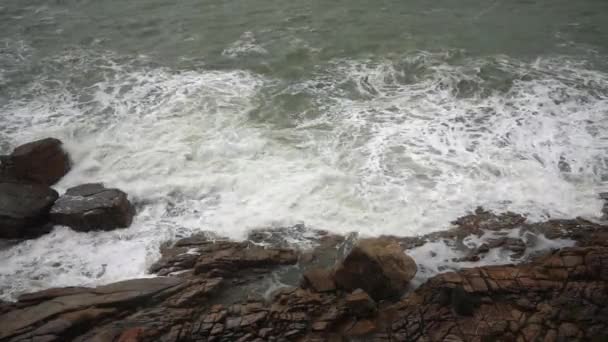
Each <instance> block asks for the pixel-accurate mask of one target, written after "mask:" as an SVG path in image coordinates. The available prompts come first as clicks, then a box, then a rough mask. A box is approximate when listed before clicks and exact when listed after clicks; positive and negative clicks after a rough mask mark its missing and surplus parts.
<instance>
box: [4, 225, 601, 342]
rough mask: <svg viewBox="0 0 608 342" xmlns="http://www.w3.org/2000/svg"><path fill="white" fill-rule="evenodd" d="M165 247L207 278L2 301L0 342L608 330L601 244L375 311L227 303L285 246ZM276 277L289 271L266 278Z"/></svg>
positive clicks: (291, 293) (313, 299)
mask: <svg viewBox="0 0 608 342" xmlns="http://www.w3.org/2000/svg"><path fill="white" fill-rule="evenodd" d="M554 224H557V223H554ZM559 225H561V226H566V227H572V228H567V229H572V230H575V229H577V228H576V227H578V228H581V227H583V229H587V228H586V227H591V226H590V225H589V224H588V223H584V222H583V223H581V222H579V223H573V222H571V221H569V222H560V223H559ZM595 228H597V227H594V229H593V230H588V232H595ZM393 241H395V240H394V239H393ZM585 241H587V240H585ZM588 243H592V241H590V240H589V241H588ZM598 243H599V241H598ZM356 248H357V247H355V249H356ZM166 249H167V251H165V252H164V253H167V254H164V256H163V257H165V256H166V257H167V258H166V260H165V265H166V267H168V268H172V267H173V266H174V265H181V264H180V263H183V262H184V259H183V258H176V259H172V258H173V257H178V256H180V255H182V254H183V253H193V255H196V256H197V258H198V259H200V260H199V261H201V262H202V261H205V265H206V266H205V268H204V270H205V271H204V272H201V273H198V274H194V272H182V273H180V274H179V275H176V276H173V277H166V278H153V279H141V280H136V281H130V282H121V283H116V284H110V285H106V286H100V287H98V288H95V289H91V288H82V287H81V288H65V289H49V290H46V291H41V292H38V293H35V294H29V295H24V296H21V297H20V300H19V302H17V303H12V304H7V303H0V322H2V324H0V340H2V341H4V340H7V341H38V340H43V341H75V342H85V341H86V342H89V341H99V342H105V341H117V340H122V341H123V342H126V341H137V342H147V341H183V342H194V341H196V342H198V341H291V340H301V341H349V340H354V341H358V340H365V341H368V340H369V341H499V340H501V341H502V340H504V341H533V340H539V341H560V340H564V341H570V340H591V341H595V340H598V341H602V340H603V339H605V337H606V331H608V276H607V274H608V268H607V266H606V265H608V247H603V246H601V245H599V246H597V245H595V246H585V247H572V248H563V249H561V250H558V251H554V252H551V253H549V254H546V255H544V256H542V257H539V258H535V259H533V260H531V261H529V262H527V263H523V264H519V265H500V266H486V267H476V268H468V269H462V270H459V271H455V272H448V273H443V274H439V275H437V276H435V277H433V278H431V279H429V280H428V281H427V282H425V283H424V284H422V285H421V286H420V287H419V288H418V289H416V290H415V291H412V292H410V293H408V295H407V296H405V297H403V298H400V299H397V298H389V299H388V300H383V301H382V302H380V304H379V305H378V306H376V305H375V303H374V301H373V300H372V299H371V298H370V296H369V295H367V294H366V292H364V291H362V290H355V291H353V292H352V293H346V294H345V293H344V292H343V291H341V290H336V291H326V292H322V291H317V290H315V289H314V288H312V287H311V286H309V284H307V285H306V287H307V288H302V287H285V288H280V289H278V290H276V291H273V293H274V295H270V296H266V297H264V298H266V299H259V298H258V296H249V295H246V296H240V297H238V296H237V297H238V298H237V297H235V296H234V292H239V291H243V289H244V288H239V287H235V286H234V282H233V281H237V282H239V283H245V284H247V282H249V281H253V280H252V279H255V278H256V277H257V276H258V275H259V274H260V272H261V271H263V272H265V273H269V272H272V269H273V267H271V266H272V265H274V266H279V265H281V263H282V262H287V261H289V262H294V260H295V259H297V253H296V252H294V251H292V252H291V253H289V252H286V250H285V249H283V248H270V247H269V248H263V247H260V246H255V245H252V244H250V243H247V242H231V241H224V240H221V241H215V242H213V241H209V240H208V239H198V238H197V239H190V240H189V241H183V243H175V244H173V245H171V247H166ZM247 251H248V252H247ZM252 251H253V252H252ZM349 256H350V254H349ZM347 258H348V257H347ZM368 259H369V258H368ZM171 260H174V263H172V261H171ZM381 260H384V259H381ZM389 260H390V259H389ZM186 264H188V265H191V261H187V262H186ZM250 265H255V266H254V267H250ZM364 265H366V264H364ZM189 267H192V266H189ZM224 268H225V269H224ZM161 269H162V270H164V269H166V268H161ZM284 271H288V272H297V268H296V267H293V268H288V269H280V270H278V272H277V273H275V274H274V275H276V276H278V277H280V276H281V274H283V272H284ZM216 274H226V275H228V276H229V277H230V278H217V277H215V275H216ZM281 280H282V279H281ZM297 280H298V278H297V277H296V278H295V280H294V281H295V282H297ZM302 285H304V284H302Z"/></svg>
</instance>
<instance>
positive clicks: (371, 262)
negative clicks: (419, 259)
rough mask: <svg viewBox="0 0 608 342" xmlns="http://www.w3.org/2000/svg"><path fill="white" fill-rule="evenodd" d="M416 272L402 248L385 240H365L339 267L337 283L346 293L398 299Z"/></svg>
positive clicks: (336, 277)
mask: <svg viewBox="0 0 608 342" xmlns="http://www.w3.org/2000/svg"><path fill="white" fill-rule="evenodd" d="M416 271H417V266H416V263H415V262H414V260H413V259H412V258H410V257H409V256H407V255H406V254H405V253H404V252H403V250H402V249H401V247H400V246H399V244H397V243H395V242H393V241H390V240H384V239H364V240H361V241H359V243H358V244H357V245H356V246H355V247H354V248H353V249H352V251H351V252H350V254H348V256H347V257H346V258H345V259H344V261H343V262H342V263H340V264H339V265H338V267H337V269H336V272H335V277H334V279H335V281H336V284H337V285H338V286H339V287H341V288H343V289H346V290H356V289H358V288H361V289H363V290H364V291H365V292H367V293H368V294H369V295H370V296H372V298H374V299H375V300H380V299H386V298H390V297H395V296H399V295H400V294H401V293H402V292H403V291H404V290H405V289H406V288H407V285H408V283H409V281H410V280H411V279H412V278H413V277H414V275H415V274H416Z"/></svg>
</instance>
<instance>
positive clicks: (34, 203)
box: [0, 182, 58, 239]
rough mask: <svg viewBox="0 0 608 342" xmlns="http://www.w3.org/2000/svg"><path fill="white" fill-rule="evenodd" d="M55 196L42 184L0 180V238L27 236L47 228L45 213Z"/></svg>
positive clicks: (39, 233)
mask: <svg viewBox="0 0 608 342" xmlns="http://www.w3.org/2000/svg"><path fill="white" fill-rule="evenodd" d="M57 197H58V195H57V192H56V191H55V190H53V189H51V188H49V187H47V186H45V185H37V184H20V183H10V182H3V183H0V238H4V239H19V238H30V237H35V236H39V235H42V234H44V233H47V232H49V230H50V229H51V226H50V225H48V224H47V223H48V214H49V210H50V209H51V206H52V205H53V203H55V201H56V200H57Z"/></svg>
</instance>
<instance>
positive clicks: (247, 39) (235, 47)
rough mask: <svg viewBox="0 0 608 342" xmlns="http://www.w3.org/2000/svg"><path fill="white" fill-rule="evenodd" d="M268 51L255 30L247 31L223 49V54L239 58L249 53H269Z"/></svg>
mask: <svg viewBox="0 0 608 342" xmlns="http://www.w3.org/2000/svg"><path fill="white" fill-rule="evenodd" d="M267 54H268V51H267V50H266V49H265V48H264V47H263V46H261V45H260V44H259V43H258V41H257V39H256V38H255V35H254V34H253V32H250V31H247V32H243V34H242V35H241V36H240V37H239V39H238V40H237V41H235V42H234V43H232V44H231V45H230V46H229V47H227V48H226V49H224V51H222V55H224V56H227V57H230V58H237V57H243V56H247V55H267Z"/></svg>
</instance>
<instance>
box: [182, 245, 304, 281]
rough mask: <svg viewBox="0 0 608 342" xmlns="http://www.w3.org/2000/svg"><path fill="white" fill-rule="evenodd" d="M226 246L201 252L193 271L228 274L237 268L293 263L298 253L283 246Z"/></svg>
mask: <svg viewBox="0 0 608 342" xmlns="http://www.w3.org/2000/svg"><path fill="white" fill-rule="evenodd" d="M226 245H227V247H228V248H225V249H221V250H219V251H217V252H215V253H208V254H203V255H202V256H201V257H200V258H199V260H198V262H197V264H196V266H195V267H194V271H195V273H196V274H202V273H208V272H212V271H214V270H217V272H216V273H215V274H221V275H230V274H234V272H237V271H239V270H247V269H253V268H259V267H271V266H278V265H290V264H295V263H296V262H297V261H298V255H297V253H296V252H295V251H293V250H291V249H285V248H264V247H260V246H256V245H247V244H237V243H234V244H231V243H227V244H226Z"/></svg>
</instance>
